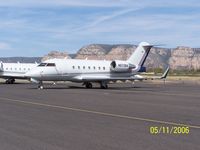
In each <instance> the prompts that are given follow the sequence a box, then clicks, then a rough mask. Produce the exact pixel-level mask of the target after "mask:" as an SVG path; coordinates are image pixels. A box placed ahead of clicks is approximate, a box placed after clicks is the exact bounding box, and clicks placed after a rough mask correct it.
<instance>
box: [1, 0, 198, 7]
mask: <svg viewBox="0 0 200 150" xmlns="http://www.w3.org/2000/svg"><path fill="white" fill-rule="evenodd" d="M0 6H1V7H53V8H55V7H126V8H135V7H138V6H144V7H177V6H178V7H199V6H200V3H199V0H190V1H183V0H176V1H169V0H162V1H160V0H151V1H150V0H142V1H141V0H43V1H42V0H5V1H1V3H0Z"/></svg>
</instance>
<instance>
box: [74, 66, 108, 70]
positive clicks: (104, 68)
mask: <svg viewBox="0 0 200 150" xmlns="http://www.w3.org/2000/svg"><path fill="white" fill-rule="evenodd" d="M72 68H73V69H76V67H75V66H72ZM77 68H78V69H81V67H80V66H78V67H77ZM92 68H93V69H94V70H95V69H96V67H95V66H93V67H90V66H88V69H92ZM97 68H98V69H99V70H101V67H97ZM102 68H103V70H106V67H102ZM83 69H86V67H85V66H83Z"/></svg>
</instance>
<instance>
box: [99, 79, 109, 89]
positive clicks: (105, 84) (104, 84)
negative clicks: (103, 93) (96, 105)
mask: <svg viewBox="0 0 200 150" xmlns="http://www.w3.org/2000/svg"><path fill="white" fill-rule="evenodd" d="M100 87H101V89H107V88H108V84H107V82H105V81H102V82H100Z"/></svg>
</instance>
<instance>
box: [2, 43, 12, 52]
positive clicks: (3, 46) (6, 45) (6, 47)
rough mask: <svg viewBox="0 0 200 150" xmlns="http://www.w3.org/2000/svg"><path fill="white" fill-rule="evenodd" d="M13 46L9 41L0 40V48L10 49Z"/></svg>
mask: <svg viewBox="0 0 200 150" xmlns="http://www.w3.org/2000/svg"><path fill="white" fill-rule="evenodd" d="M10 49H11V46H10V45H9V44H8V43H5V42H0V50H10Z"/></svg>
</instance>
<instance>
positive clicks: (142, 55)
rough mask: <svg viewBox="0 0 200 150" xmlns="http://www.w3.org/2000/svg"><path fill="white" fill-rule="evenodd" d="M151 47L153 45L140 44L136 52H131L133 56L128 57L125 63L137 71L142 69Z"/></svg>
mask: <svg viewBox="0 0 200 150" xmlns="http://www.w3.org/2000/svg"><path fill="white" fill-rule="evenodd" d="M152 47H153V45H150V44H149V43H147V42H141V43H140V44H139V45H138V47H137V48H136V50H135V51H134V52H133V54H132V55H131V56H130V58H129V59H128V60H127V62H128V63H130V64H132V65H134V66H135V67H136V68H137V69H138V70H140V69H141V68H142V67H143V65H144V63H145V60H146V58H147V56H148V54H149V52H150V49H151V48H152Z"/></svg>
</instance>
